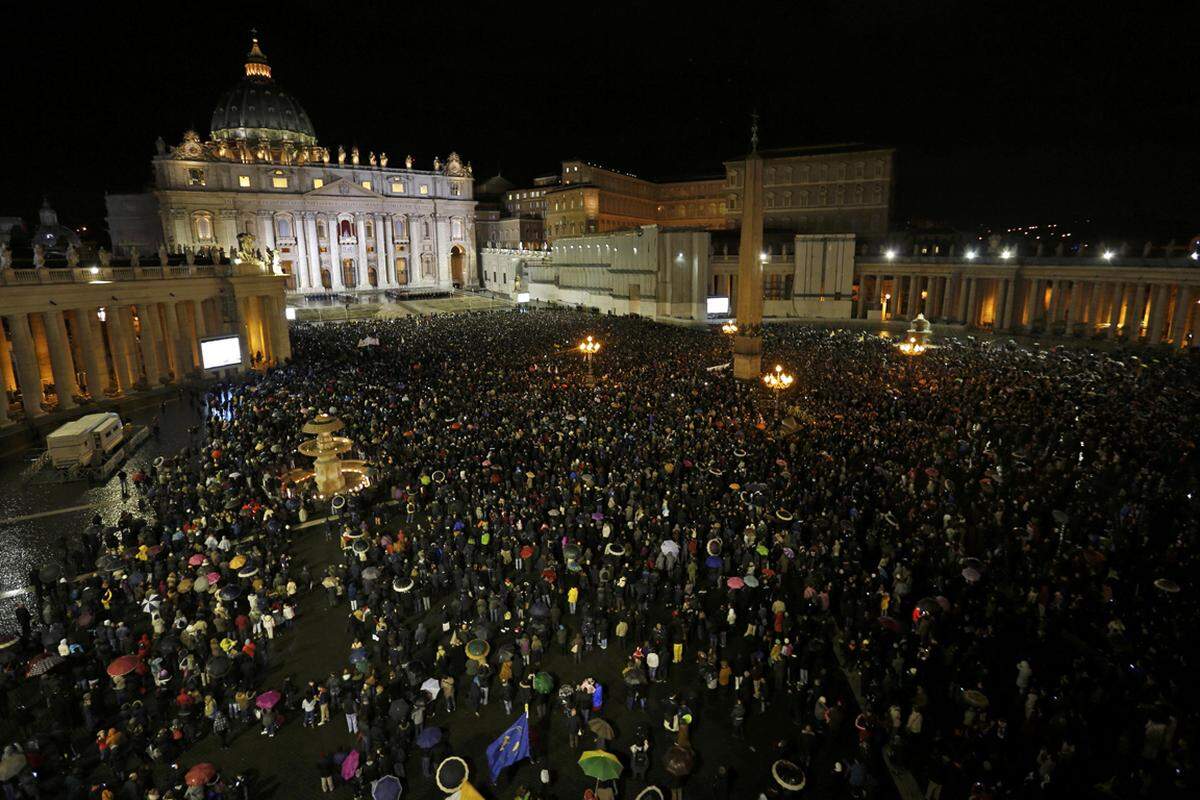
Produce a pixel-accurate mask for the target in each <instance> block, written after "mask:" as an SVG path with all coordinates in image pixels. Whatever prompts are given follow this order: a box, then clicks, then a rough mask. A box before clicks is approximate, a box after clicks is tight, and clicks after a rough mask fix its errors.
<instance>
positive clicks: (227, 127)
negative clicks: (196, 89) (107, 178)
mask: <svg viewBox="0 0 1200 800" xmlns="http://www.w3.org/2000/svg"><path fill="white" fill-rule="evenodd" d="M210 128H211V134H210V136H209V138H208V139H207V140H202V139H201V137H200V135H199V134H198V133H196V132H195V131H187V132H185V133H184V135H183V141H182V142H181V143H180V144H179V145H178V146H176V147H171V148H168V147H167V146H166V144H165V143H164V142H163V141H162V140H161V139H160V140H159V142H158V148H157V149H158V152H157V155H156V156H155V157H154V158H153V161H152V166H153V172H154V187H153V190H152V191H151V192H150V193H148V194H138V195H128V194H114V195H109V196H108V197H107V204H108V225H109V232H110V235H111V238H112V242H113V246H114V249H115V251H116V254H117V255H118V256H124V255H129V254H130V252H131V251H132V249H133V248H135V247H136V248H138V249H139V250H140V251H142V252H147V251H150V250H154V249H156V248H157V247H158V244H159V243H160V242H161V243H165V244H166V246H167V248H168V250H169V251H170V252H172V253H178V252H186V251H190V252H193V253H203V252H206V251H211V250H214V249H217V250H220V251H223V252H226V253H228V252H231V251H232V250H233V249H234V248H235V247H236V239H237V235H238V234H239V233H253V234H254V235H255V236H256V237H257V239H258V243H259V245H260V246H261V247H262V249H263V251H264V253H265V254H267V255H268V256H269V259H268V260H270V261H271V262H272V263H273V265H274V266H273V268H274V270H275V271H276V273H277V274H281V275H283V276H285V277H286V279H287V288H288V291H289V292H293V293H302V294H307V293H325V292H330V291H332V292H358V291H373V290H380V289H414V290H421V289H428V290H445V289H449V288H451V287H454V286H473V285H476V284H477V282H478V279H477V272H476V268H475V258H476V253H475V239H474V237H475V201H474V199H473V180H472V174H471V166H470V164H464V163H463V161H462V160H461V159H460V158H459V156H458V154H457V153H453V152H452V153H450V154H449V156H447V158H446V160H445V161H444V162H443V161H442V160H441V159H440V158H434V160H433V165H432V169H428V170H423V169H417V168H416V167H415V166H414V162H413V158H412V156H408V157H407V158H405V159H404V160H403V162H402V164H401V165H396V164H394V163H391V160H390V159H389V158H388V155H387V153H386V152H382V151H381V152H379V153H378V154H376V153H375V152H368V153H366V154H365V156H364V154H362V153H361V152H360V151H359V149H358V148H357V147H353V148H351V150H350V151H349V153H347V152H346V150H345V148H343V147H340V146H339V147H338V148H337V150H336V153H335V154H331V153H330V150H329V149H328V148H327V147H324V146H322V145H321V144H320V143H319V142H318V139H317V135H316V131H315V129H314V127H313V124H312V122H311V121H310V120H309V118H308V115H307V114H306V113H305V111H304V109H303V108H302V107H301V105H300V103H299V102H298V101H297V100H296V99H295V98H294V97H293V96H292V95H291V94H289V93H288V92H287V91H285V90H284V89H283V88H282V87H280V86H279V84H277V83H276V82H275V80H274V77H273V75H272V72H271V67H270V64H269V63H268V61H267V58H266V56H265V55H264V54H263V52H262V50H261V49H260V48H259V45H258V40H257V39H255V40H254V41H253V43H252V46H251V48H250V52H249V53H248V54H247V56H246V63H245V75H244V77H243V79H242V80H241V81H240V82H239V83H238V84H237V85H236V86H235V87H233V88H232V89H230V90H229V91H227V92H226V93H225V94H224V95H222V96H221V98H220V100H219V101H218V102H217V105H216V108H215V109H214V110H213V113H212V122H211V125H210Z"/></svg>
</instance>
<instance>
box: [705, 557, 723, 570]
mask: <svg viewBox="0 0 1200 800" xmlns="http://www.w3.org/2000/svg"><path fill="white" fill-rule="evenodd" d="M704 566H706V567H710V568H712V569H720V568H721V557H720V556H709V557H708V558H706V559H704Z"/></svg>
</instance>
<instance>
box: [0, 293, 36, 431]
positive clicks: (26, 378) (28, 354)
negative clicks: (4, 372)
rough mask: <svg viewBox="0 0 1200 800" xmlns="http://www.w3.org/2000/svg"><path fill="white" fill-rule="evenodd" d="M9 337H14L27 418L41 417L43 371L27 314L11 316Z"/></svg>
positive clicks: (13, 341) (18, 379) (9, 317)
mask: <svg viewBox="0 0 1200 800" xmlns="http://www.w3.org/2000/svg"><path fill="white" fill-rule="evenodd" d="M5 319H6V320H8V331H9V336H11V337H12V343H13V356H14V357H15V358H16V372H17V385H18V386H19V387H20V389H21V399H22V402H23V403H24V406H25V418H26V419H33V418H34V417H40V416H42V415H43V414H45V413H46V412H45V411H43V410H42V371H41V368H40V367H39V366H38V360H37V351H36V350H34V348H33V334H32V333H31V332H30V330H29V316H28V315H27V314H9V315H8V316H7V317H5Z"/></svg>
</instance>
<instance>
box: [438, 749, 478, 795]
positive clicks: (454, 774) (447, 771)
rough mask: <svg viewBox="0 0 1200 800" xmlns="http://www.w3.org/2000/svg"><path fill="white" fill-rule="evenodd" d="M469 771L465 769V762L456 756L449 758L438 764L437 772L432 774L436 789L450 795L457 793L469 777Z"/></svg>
mask: <svg viewBox="0 0 1200 800" xmlns="http://www.w3.org/2000/svg"><path fill="white" fill-rule="evenodd" d="M470 775H471V771H470V770H469V769H468V768H467V762H465V761H463V760H462V759H461V758H459V757H458V756H450V757H449V758H447V759H445V760H444V761H442V763H441V764H438V768H437V772H435V773H434V776H433V778H434V780H435V781H436V782H437V785H438V788H439V789H441V790H442V791H443V792H447V793H451V792H456V791H458V789H459V787H460V786H462V785H463V783H464V782H465V781H466V780H467V778H468V777H470Z"/></svg>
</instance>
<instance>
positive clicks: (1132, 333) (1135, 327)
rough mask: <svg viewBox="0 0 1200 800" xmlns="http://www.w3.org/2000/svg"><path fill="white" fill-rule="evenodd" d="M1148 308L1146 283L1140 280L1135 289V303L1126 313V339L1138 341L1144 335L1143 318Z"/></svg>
mask: <svg viewBox="0 0 1200 800" xmlns="http://www.w3.org/2000/svg"><path fill="white" fill-rule="evenodd" d="M1145 310H1146V284H1144V283H1141V282H1139V283H1138V284H1137V285H1136V286H1135V287H1134V290H1133V305H1132V306H1130V308H1129V313H1128V314H1126V315H1125V340H1126V341H1132V342H1136V341H1137V340H1138V339H1140V338H1141V336H1142V318H1143V316H1144V314H1143V312H1144V311H1145Z"/></svg>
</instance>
